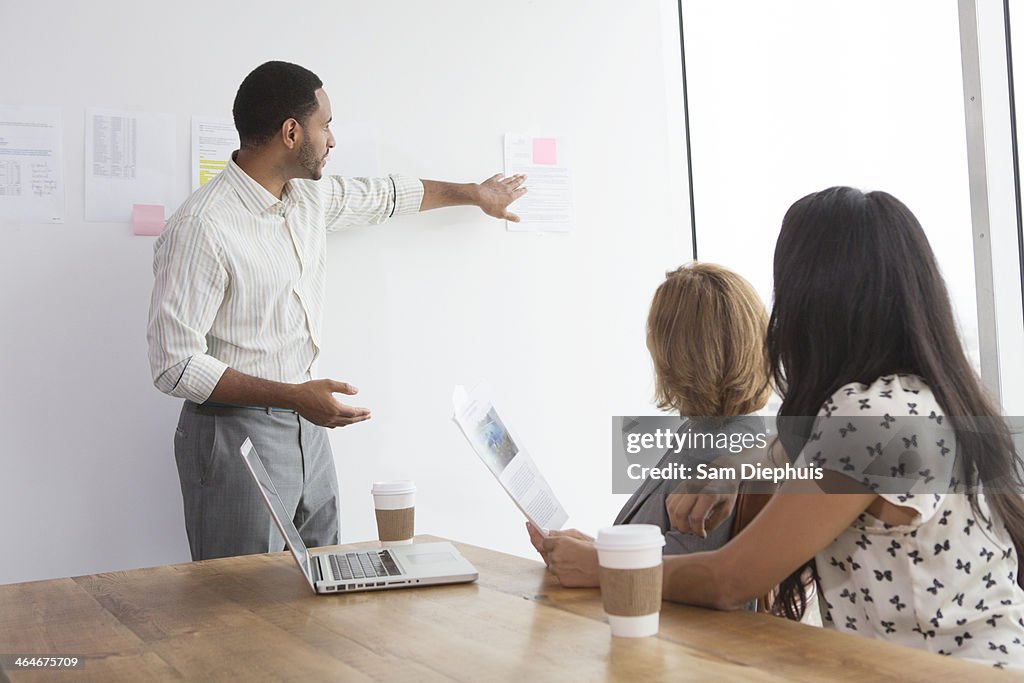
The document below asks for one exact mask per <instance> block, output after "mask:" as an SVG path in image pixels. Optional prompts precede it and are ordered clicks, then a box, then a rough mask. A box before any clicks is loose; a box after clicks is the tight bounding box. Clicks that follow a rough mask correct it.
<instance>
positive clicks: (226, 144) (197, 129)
mask: <svg viewBox="0 0 1024 683" xmlns="http://www.w3.org/2000/svg"><path fill="white" fill-rule="evenodd" d="M238 147H239V145H238V131H236V130H235V122H234V121H232V120H231V119H229V118H224V117H220V118H215V117H212V116H193V117H192V191H193V192H195V191H196V190H198V189H199V188H200V187H202V186H203V185H205V184H206V183H208V182H209V181H211V180H213V179H214V178H215V177H216V176H217V174H218V173H220V172H221V171H223V170H224V169H225V168H226V167H227V165H228V161H230V160H231V153H232V152H234V151H235V150H236V149H238Z"/></svg>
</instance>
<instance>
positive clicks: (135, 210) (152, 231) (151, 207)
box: [132, 204, 164, 237]
mask: <svg viewBox="0 0 1024 683" xmlns="http://www.w3.org/2000/svg"><path fill="white" fill-rule="evenodd" d="M163 229H164V207H163V204H133V205H132V232H134V233H135V234H136V235H147V236H149V237H156V236H157V235H159V234H160V231H161V230H163Z"/></svg>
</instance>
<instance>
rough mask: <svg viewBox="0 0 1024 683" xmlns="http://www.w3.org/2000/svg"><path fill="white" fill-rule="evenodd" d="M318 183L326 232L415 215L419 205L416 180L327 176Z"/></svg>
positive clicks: (420, 186) (419, 189) (419, 186)
mask: <svg viewBox="0 0 1024 683" xmlns="http://www.w3.org/2000/svg"><path fill="white" fill-rule="evenodd" d="M325 180H327V182H320V183H318V184H317V185H318V188H319V189H320V191H321V192H322V193H323V194H322V198H323V201H324V218H325V223H326V228H327V231H328V232H331V231H333V230H338V229H340V228H345V227H348V226H352V225H367V224H376V223H383V222H384V221H386V220H387V219H389V218H391V217H393V216H400V215H403V214H408V213H416V212H417V211H419V210H420V205H421V204H422V203H423V183H422V182H421V181H420V180H419V179H418V178H410V177H408V176H403V175H390V176H385V177H383V178H344V177H341V176H330V177H329V178H326V179H325Z"/></svg>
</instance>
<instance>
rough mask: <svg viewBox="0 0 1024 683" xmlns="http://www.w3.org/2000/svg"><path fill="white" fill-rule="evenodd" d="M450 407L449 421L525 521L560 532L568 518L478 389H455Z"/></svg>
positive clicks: (529, 458)
mask: <svg viewBox="0 0 1024 683" xmlns="http://www.w3.org/2000/svg"><path fill="white" fill-rule="evenodd" d="M452 403H453V404H454V407H455V413H454V415H453V417H452V419H453V420H455V423H456V424H457V425H458V426H459V429H461V430H462V434H463V435H464V436H465V437H466V440H467V441H469V444H470V445H471V446H472V447H473V450H474V451H475V452H476V454H477V456H478V457H479V458H480V460H482V461H483V463H484V464H485V465H486V466H487V469H489V470H490V471H491V473H492V474H494V476H495V477H496V478H497V480H498V482H499V483H500V484H501V486H502V488H504V489H505V491H506V492H507V493H508V495H509V497H511V498H512V501H513V502H514V503H515V504H516V506H518V507H519V509H520V510H521V511H522V513H523V514H524V515H526V518H527V519H529V520H530V521H531V522H532V523H533V525H534V526H536V527H537V528H538V529H560V528H562V525H563V524H565V522H566V520H568V519H569V516H568V515H567V514H566V512H565V510H564V509H563V508H562V504H561V503H559V502H558V499H557V498H556V497H555V494H554V491H552V490H551V487H550V486H549V485H548V483H547V481H546V480H545V479H544V475H543V474H541V472H540V470H539V469H537V466H536V465H535V464H534V462H533V458H531V457H530V454H529V453H527V452H526V451H525V450H523V449H522V448H520V447H519V446H518V445H517V443H516V441H515V439H514V438H513V437H512V434H511V432H509V430H508V428H507V427H506V426H505V424H504V423H503V422H502V421H501V418H500V417H499V416H498V411H497V410H495V408H494V406H493V405H492V404H491V402H490V400H489V399H488V398H487V397H486V396H484V395H483V394H482V392H480V390H479V389H474V390H473V392H472V393H467V392H466V390H465V388H464V387H462V386H457V387H455V393H454V394H453V395H452Z"/></svg>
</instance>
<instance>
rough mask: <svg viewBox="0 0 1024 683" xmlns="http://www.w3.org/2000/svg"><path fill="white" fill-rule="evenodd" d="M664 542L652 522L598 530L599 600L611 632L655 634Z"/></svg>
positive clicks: (629, 636) (639, 635)
mask: <svg viewBox="0 0 1024 683" xmlns="http://www.w3.org/2000/svg"><path fill="white" fill-rule="evenodd" d="M664 545H665V537H664V536H663V535H662V533H661V528H660V527H657V526H655V525H653V524H622V525H618V526H611V527H605V528H604V529H601V530H600V531H598V532H597V539H596V540H595V541H594V547H595V548H596V549H597V562H598V565H599V573H600V576H601V600H602V601H603V603H604V609H605V614H607V615H608V625H609V626H611V629H612V635H613V636H620V637H625V638H638V637H642V636H653V635H657V633H658V624H659V617H660V614H661V578H662V571H661V567H662V564H661V562H662V560H661V549H662V548H663V547H664Z"/></svg>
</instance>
